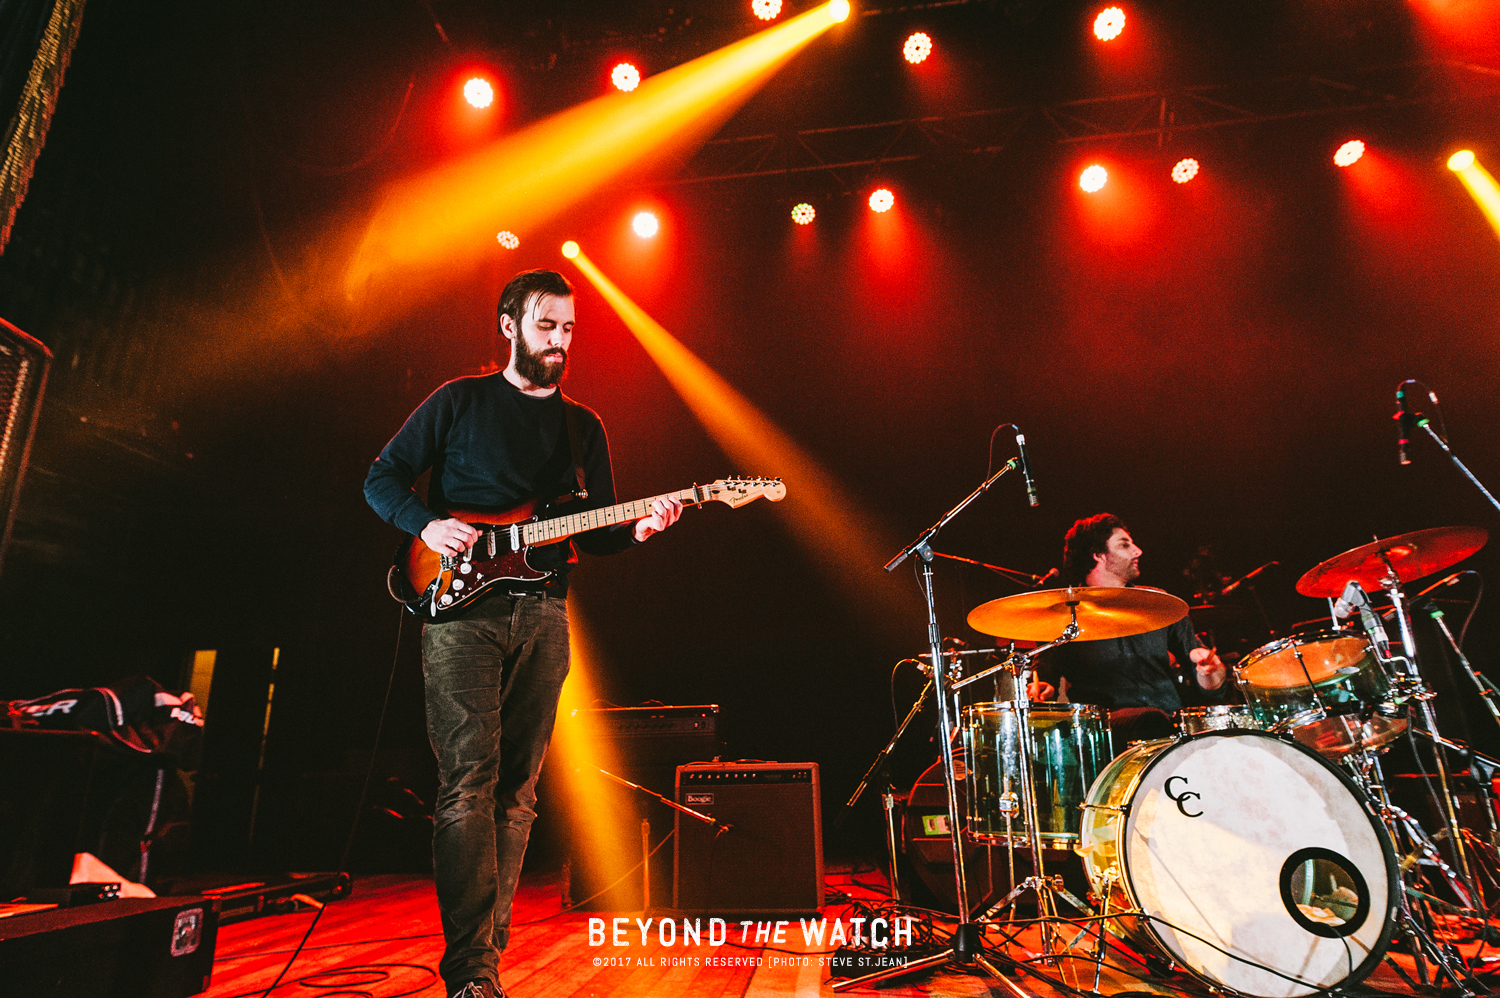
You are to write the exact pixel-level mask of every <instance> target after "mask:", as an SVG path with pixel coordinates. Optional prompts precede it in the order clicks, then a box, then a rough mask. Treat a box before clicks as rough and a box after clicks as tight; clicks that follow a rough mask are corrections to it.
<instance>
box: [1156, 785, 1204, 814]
mask: <svg viewBox="0 0 1500 998" xmlns="http://www.w3.org/2000/svg"><path fill="white" fill-rule="evenodd" d="M1173 780H1181V781H1182V782H1183V785H1184V786H1186V785H1187V777H1186V776H1169V777H1167V782H1166V783H1163V784H1162V791H1163V792H1164V793H1165V794H1166V795H1167V797H1168V799H1169V800H1171V801H1172V803H1174V804H1176V805H1177V810H1179V811H1181V812H1182V814H1183V816H1184V817H1187V818H1201V817H1203V812H1202V811H1189V810H1188V809H1187V803H1186V802H1187V801H1190V800H1200V799H1201V798H1200V796H1199V794H1198V792H1197V791H1196V790H1184V791H1182V793H1173V792H1172V781H1173Z"/></svg>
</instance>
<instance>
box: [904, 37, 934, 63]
mask: <svg viewBox="0 0 1500 998" xmlns="http://www.w3.org/2000/svg"><path fill="white" fill-rule="evenodd" d="M901 54H902V56H904V57H905V58H906V61H907V62H909V63H911V64H912V65H913V66H915V65H916V64H917V63H919V62H923V61H925V60H926V59H927V57H928V56H929V55H931V54H932V39H931V38H929V37H927V33H926V32H925V31H916V32H913V33H912V34H911V35H909V36H907V39H906V44H905V45H903V46H901Z"/></svg>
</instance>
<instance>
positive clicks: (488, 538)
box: [484, 527, 496, 558]
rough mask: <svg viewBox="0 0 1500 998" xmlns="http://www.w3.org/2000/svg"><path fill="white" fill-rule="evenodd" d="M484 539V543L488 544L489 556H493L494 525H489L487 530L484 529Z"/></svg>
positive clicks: (494, 545)
mask: <svg viewBox="0 0 1500 998" xmlns="http://www.w3.org/2000/svg"><path fill="white" fill-rule="evenodd" d="M484 540H485V543H486V544H488V545H489V548H490V557H491V558H493V557H495V547H496V544H495V528H494V527H490V528H489V529H488V530H486V531H485V532H484Z"/></svg>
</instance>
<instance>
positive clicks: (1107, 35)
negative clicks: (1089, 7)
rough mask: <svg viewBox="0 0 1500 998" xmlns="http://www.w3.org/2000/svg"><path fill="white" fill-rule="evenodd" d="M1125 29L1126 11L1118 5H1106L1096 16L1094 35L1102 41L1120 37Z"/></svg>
mask: <svg viewBox="0 0 1500 998" xmlns="http://www.w3.org/2000/svg"><path fill="white" fill-rule="evenodd" d="M1124 30H1125V12H1124V11H1123V10H1121V9H1120V8H1118V7H1106V8H1104V9H1103V10H1101V11H1100V12H1099V16H1098V17H1096V18H1094V36H1095V37H1096V38H1098V39H1099V40H1100V41H1101V42H1107V41H1111V40H1113V39H1115V38H1118V37H1120V32H1122V31H1124Z"/></svg>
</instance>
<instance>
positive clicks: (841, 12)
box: [828, 0, 849, 23]
mask: <svg viewBox="0 0 1500 998" xmlns="http://www.w3.org/2000/svg"><path fill="white" fill-rule="evenodd" d="M828 18H829V20H831V21H834V22H835V23H837V22H840V21H847V20H849V0H832V2H831V3H829V5H828Z"/></svg>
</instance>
